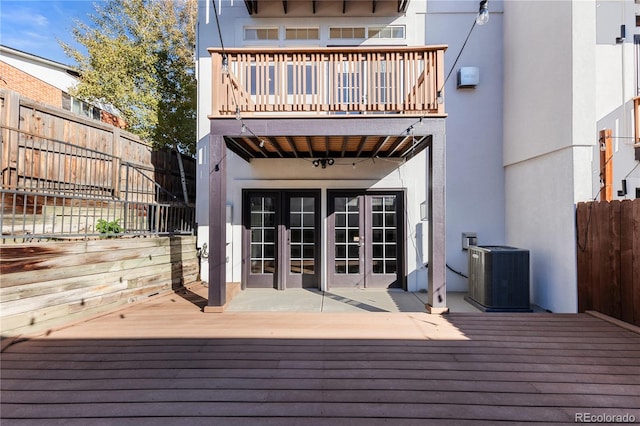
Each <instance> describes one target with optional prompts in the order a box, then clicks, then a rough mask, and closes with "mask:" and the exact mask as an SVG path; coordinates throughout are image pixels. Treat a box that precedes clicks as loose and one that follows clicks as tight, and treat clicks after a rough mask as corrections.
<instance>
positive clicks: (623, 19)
mask: <svg viewBox="0 0 640 426" xmlns="http://www.w3.org/2000/svg"><path fill="white" fill-rule="evenodd" d="M636 13H638V14H640V4H636V3H635V1H634V0H616V1H613V0H608V1H599V2H598V3H597V7H596V19H597V21H596V41H595V42H596V53H595V54H596V67H595V69H596V86H595V89H596V91H595V95H596V103H595V106H596V120H597V129H598V130H600V129H605V128H607V129H611V130H612V136H613V158H612V160H611V161H612V163H613V198H614V199H623V198H625V197H624V196H618V190H621V189H622V180H623V179H625V178H626V179H627V188H628V194H627V196H626V198H635V189H636V188H640V167H638V168H636V169H635V170H634V167H635V166H636V165H637V164H638V163H637V161H635V159H634V158H635V156H634V150H633V142H634V141H633V139H632V138H633V136H634V115H633V98H634V97H635V96H637V94H638V87H637V86H638V82H637V81H636V79H637V75H638V71H637V64H638V58H637V57H636V51H635V46H634V34H638V33H639V31H638V29H637V28H636V26H635V15H636ZM620 25H625V26H626V38H625V40H624V42H623V43H616V37H620ZM593 155H594V161H593V164H592V177H593V194H592V195H591V198H594V197H596V195H597V192H598V191H599V189H600V182H599V176H598V175H599V167H600V166H599V156H600V154H599V152H598V146H597V145H596V146H594V150H593Z"/></svg>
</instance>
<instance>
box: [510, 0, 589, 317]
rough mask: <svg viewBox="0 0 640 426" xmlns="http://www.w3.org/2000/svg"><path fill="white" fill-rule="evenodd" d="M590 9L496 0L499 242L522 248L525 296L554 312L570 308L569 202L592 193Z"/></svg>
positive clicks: (573, 285)
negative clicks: (500, 4)
mask: <svg viewBox="0 0 640 426" xmlns="http://www.w3.org/2000/svg"><path fill="white" fill-rule="evenodd" d="M595 13H596V4H595V2H594V1H564V0H559V1H546V2H536V1H519V2H505V31H504V50H505V53H504V54H505V71H504V75H505V81H504V86H505V88H504V91H505V98H504V99H505V101H504V102H505V103H504V111H505V114H504V120H505V126H504V165H505V173H506V185H505V194H506V213H507V222H506V224H507V225H506V228H507V242H508V243H509V244H513V245H520V246H523V247H528V248H530V249H531V259H532V261H531V298H532V302H533V303H536V304H538V305H540V306H541V307H543V308H546V309H549V310H551V311H553V312H576V310H577V281H576V280H577V278H576V266H575V263H576V248H575V247H576V242H575V241H576V240H575V225H574V223H575V207H574V206H575V202H576V201H578V200H580V199H584V197H585V196H586V197H589V196H590V194H591V193H592V192H593V191H592V176H591V167H590V164H591V161H592V158H593V149H594V146H595V143H596V120H595V118H596V114H595V104H596V96H595V90H594V88H595V81H596V74H595V60H596V55H595V27H594V22H595ZM531 22H535V23H536V25H531V24H530V23H531ZM522 46H527V48H526V49H523V48H522Z"/></svg>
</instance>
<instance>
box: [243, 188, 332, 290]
mask: <svg viewBox="0 0 640 426" xmlns="http://www.w3.org/2000/svg"><path fill="white" fill-rule="evenodd" d="M255 195H258V196H273V197H274V198H275V200H276V201H275V202H276V208H275V221H276V232H275V244H276V248H275V256H276V261H275V272H274V274H273V282H272V283H270V284H269V283H267V284H266V285H264V284H262V285H256V286H255V287H256V288H274V289H277V290H285V289H286V288H315V289H320V288H321V284H322V283H321V276H322V274H321V270H322V264H321V261H322V252H321V249H322V230H321V218H322V212H323V210H322V206H321V200H322V197H321V191H320V189H306V188H293V189H287V188H283V189H280V188H269V189H261V188H245V189H243V190H242V284H241V288H242V290H245V289H247V288H252V287H254V286H253V285H252V286H248V283H249V280H250V275H251V229H250V224H251V211H250V209H249V206H250V202H249V200H250V197H252V196H255ZM297 196H305V197H313V198H314V200H315V206H314V207H315V208H314V210H315V217H314V225H315V230H316V239H315V252H314V255H315V259H314V262H315V270H314V274H303V275H305V276H303V277H301V280H300V281H301V282H300V285H293V286H287V283H288V282H289V281H290V279H289V275H290V274H289V272H290V263H289V260H290V245H289V244H288V242H289V241H290V239H289V238H290V235H289V233H290V224H289V206H288V203H289V200H290V199H291V198H292V197H297ZM305 284H306V285H305ZM309 284H311V285H309Z"/></svg>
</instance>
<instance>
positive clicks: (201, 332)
mask: <svg viewBox="0 0 640 426" xmlns="http://www.w3.org/2000/svg"><path fill="white" fill-rule="evenodd" d="M202 290H203V289H202V288H199V287H195V288H192V289H191V291H184V292H181V293H177V294H173V293H168V294H163V295H159V296H155V297H153V298H150V299H148V300H147V301H145V302H141V303H137V304H135V305H132V306H130V307H128V308H125V309H122V310H119V311H116V312H112V313H109V314H106V315H103V316H101V317H97V318H94V319H92V320H88V321H84V322H81V323H77V324H74V325H71V326H69V327H66V328H62V329H59V330H53V331H51V332H49V333H48V334H45V335H42V336H39V337H32V338H30V339H27V340H24V341H19V342H17V343H15V344H13V345H11V346H9V347H8V348H6V349H5V351H4V352H3V353H2V364H1V366H2V381H1V390H2V394H1V404H2V405H1V419H2V425H3V426H6V425H12V424H21V425H23V424H46V425H62V424H64V425H113V424H117V425H133V424H135V425H140V424H143V425H144V424H153V425H162V424H175V425H185V424H186V425H200V424H202V425H343V424H347V425H350V426H352V425H367V426H372V425H379V424H385V425H386V424H390V425H408V424H415V425H432V424H436V425H437V424H451V425H465V424H469V425H470V424H473V425H478V424H497V423H504V424H518V423H521V424H525V423H526V424H531V423H540V424H546V425H548V424H560V423H574V421H575V419H576V414H577V413H590V415H592V416H595V415H605V414H606V415H613V416H623V415H629V416H635V421H636V422H637V421H640V335H639V334H636V333H634V332H632V331H629V330H626V329H623V328H621V327H618V326H616V325H614V324H611V323H609V322H606V321H603V320H601V319H599V318H595V317H593V316H590V315H587V314H576V315H559V314H540V313H532V314H504V313H502V314H483V313H480V314H472V313H469V314H466V313H459V314H450V315H447V316H444V317H439V316H432V315H428V314H426V313H424V314H423V313H380V312H373V313H297V312H293V313H292V312H284V313H280V312H260V313H258V312H253V313H235V312H226V313H223V314H205V313H202V312H201V307H202V306H203V304H204V303H205V300H204V299H203V298H202V297H201V295H203V294H206V293H205V292H203V291H202Z"/></svg>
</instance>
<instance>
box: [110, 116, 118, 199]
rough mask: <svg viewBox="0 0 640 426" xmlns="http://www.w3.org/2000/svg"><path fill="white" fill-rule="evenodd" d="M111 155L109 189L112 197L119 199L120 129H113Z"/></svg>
mask: <svg viewBox="0 0 640 426" xmlns="http://www.w3.org/2000/svg"><path fill="white" fill-rule="evenodd" d="M112 137H113V140H112V142H111V155H112V156H113V166H112V167H113V169H112V174H111V187H112V188H113V196H114V197H116V198H120V129H119V128H117V127H116V128H114V129H113V133H112Z"/></svg>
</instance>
